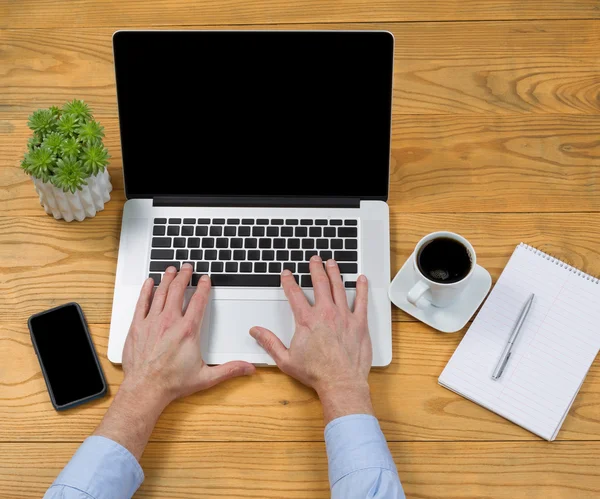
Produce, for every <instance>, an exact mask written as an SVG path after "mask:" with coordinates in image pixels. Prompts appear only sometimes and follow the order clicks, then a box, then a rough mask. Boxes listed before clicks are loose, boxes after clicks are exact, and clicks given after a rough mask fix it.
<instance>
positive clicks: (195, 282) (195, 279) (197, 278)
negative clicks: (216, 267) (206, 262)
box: [192, 270, 208, 286]
mask: <svg viewBox="0 0 600 499" xmlns="http://www.w3.org/2000/svg"><path fill="white" fill-rule="evenodd" d="M207 273H208V270H206V271H203V272H202V273H201V274H192V286H198V283H199V282H200V278H201V277H202V276H203V275H205V274H207Z"/></svg>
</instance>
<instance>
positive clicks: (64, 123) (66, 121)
mask: <svg viewBox="0 0 600 499" xmlns="http://www.w3.org/2000/svg"><path fill="white" fill-rule="evenodd" d="M78 125H79V118H77V117H76V116H74V115H72V114H63V115H62V116H61V117H60V118H59V120H58V131H59V132H60V133H62V134H63V135H69V136H72V135H75V133H76V131H77V127H78Z"/></svg>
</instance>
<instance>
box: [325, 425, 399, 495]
mask: <svg viewBox="0 0 600 499" xmlns="http://www.w3.org/2000/svg"><path fill="white" fill-rule="evenodd" d="M325 444H326V445H327V456H328V459H329V484H330V486H331V497H332V499H367V498H369V499H371V498H372V499H405V496H404V491H403V489H402V485H401V484H400V478H399V477H398V472H397V470H396V465H395V464H394V460H393V458H392V455H391V454H390V450H389V448H388V445H387V442H386V440H385V437H384V436H383V433H382V432H381V428H380V427H379V422H378V421H377V419H376V418H374V417H373V416H369V415H367V414H352V415H350V416H344V417H341V418H338V419H334V420H333V421H331V422H330V423H329V424H328V425H327V426H326V427H325Z"/></svg>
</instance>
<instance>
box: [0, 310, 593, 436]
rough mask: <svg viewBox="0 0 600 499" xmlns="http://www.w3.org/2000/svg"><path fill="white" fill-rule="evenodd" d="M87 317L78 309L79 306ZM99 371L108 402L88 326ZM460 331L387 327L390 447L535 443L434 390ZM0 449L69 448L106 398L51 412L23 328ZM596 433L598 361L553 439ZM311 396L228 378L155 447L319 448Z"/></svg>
mask: <svg viewBox="0 0 600 499" xmlns="http://www.w3.org/2000/svg"><path fill="white" fill-rule="evenodd" d="M84 310H85V308H84ZM91 329H92V335H93V339H94V343H95V345H96V349H97V351H98V353H99V355H100V358H101V362H102V367H103V370H104V373H105V375H106V378H107V381H108V383H109V387H110V393H111V395H114V394H115V393H116V391H117V390H118V387H119V385H120V384H121V382H122V379H123V374H122V371H121V368H120V367H117V366H114V365H112V364H111V363H110V362H109V361H108V360H107V359H106V348H107V345H108V326H106V325H96V324H94V325H92V326H91ZM463 334H464V331H463V332H460V333H456V334H443V333H438V332H435V331H433V330H432V329H430V328H429V327H427V326H425V325H424V324H422V323H405V322H400V323H394V335H393V356H394V360H393V363H392V365H391V366H389V367H387V368H385V369H373V371H372V372H371V375H370V379H369V382H370V385H371V392H372V398H373V403H374V407H375V412H376V414H377V416H378V417H379V418H380V421H381V426H382V428H383V431H384V433H385V435H386V437H387V438H388V440H391V441H433V440H436V441H439V440H471V441H475V440H481V441H484V440H536V441H537V440H539V439H538V438H537V437H536V436H534V435H533V434H531V433H529V432H527V431H526V430H524V429H522V428H520V427H518V426H516V425H514V424H512V423H510V422H508V421H506V420H504V419H502V418H501V417H499V416H497V415H496V414H493V413H491V412H489V411H487V410H486V409H483V408H482V407H480V406H478V405H476V404H474V403H472V402H469V401H468V400H466V399H464V398H462V397H460V396H458V395H456V394H455V393H453V392H451V391H449V390H446V389H445V388H442V387H441V386H439V385H438V384H437V378H438V376H439V374H440V373H441V372H442V369H443V368H444V366H445V365H446V363H447V362H448V360H449V358H450V356H451V355H452V352H453V351H454V349H455V348H456V346H457V345H458V343H459V341H460V340H461V338H462V336H463ZM0 358H2V359H3V362H2V364H1V365H0V400H1V401H2V402H1V403H0V442H9V441H24V442H25V441H28V442H34V441H39V442H42V441H72V440H73V439H75V440H82V439H84V438H85V437H86V436H87V435H89V434H90V433H91V432H92V431H93V430H94V428H95V427H96V425H97V424H98V423H99V422H100V419H101V418H102V416H103V415H104V413H105V411H106V409H107V408H108V405H109V404H110V401H111V399H110V398H105V399H104V400H100V401H96V402H93V403H92V404H88V405H86V406H82V407H80V408H75V409H72V410H69V411H66V412H64V413H56V412H55V411H54V410H53V408H52V405H51V404H50V400H49V397H48V394H47V392H46V387H45V384H44V380H43V378H42V375H41V372H40V367H39V364H38V362H37V359H36V356H35V354H34V352H33V348H32V346H31V341H30V339H29V332H28V330H27V326H26V325H25V324H24V323H18V324H16V323H15V324H6V325H2V326H0ZM599 434H600V365H599V364H598V363H596V364H595V365H594V366H593V367H592V369H591V371H590V373H589V374H588V376H587V378H586V381H585V383H584V385H583V387H582V389H581V392H580V393H579V395H578V396H577V399H576V400H575V403H574V405H573V407H572V408H571V411H570V413H569V415H568V417H567V419H566V421H565V423H564V426H563V428H562V430H561V432H560V433H559V436H558V438H559V440H590V439H597V437H598V435H599ZM322 439H323V423H322V411H321V405H320V403H319V401H318V399H317V397H316V395H315V393H314V392H313V391H312V390H310V389H308V388H306V387H304V386H302V385H301V384H299V383H297V382H295V381H293V380H292V379H291V378H289V377H288V376H286V375H284V374H282V373H281V372H279V370H278V369H276V368H262V369H259V370H258V373H257V374H256V375H255V376H253V377H251V378H243V379H235V380H232V381H230V382H228V383H227V384H225V385H220V386H217V387H215V388H213V389H211V390H209V391H207V392H204V393H200V394H196V395H193V396H191V397H188V398H186V399H184V400H181V401H177V402H175V403H173V404H172V405H171V406H169V408H168V409H167V410H166V411H165V413H164V414H163V415H162V417H161V418H160V420H159V422H158V424H157V426H156V428H155V430H154V433H153V435H152V440H153V441H192V440H193V441H199V442H203V441H209V440H211V441H248V440H252V441H270V442H272V441H293V442H298V441H321V440H322Z"/></svg>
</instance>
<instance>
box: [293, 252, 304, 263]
mask: <svg viewBox="0 0 600 499" xmlns="http://www.w3.org/2000/svg"><path fill="white" fill-rule="evenodd" d="M290 259H291V260H293V261H294V262H301V261H303V260H304V251H299V250H296V251H292V253H291V254H290Z"/></svg>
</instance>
